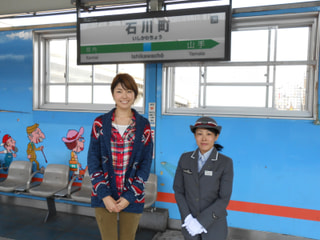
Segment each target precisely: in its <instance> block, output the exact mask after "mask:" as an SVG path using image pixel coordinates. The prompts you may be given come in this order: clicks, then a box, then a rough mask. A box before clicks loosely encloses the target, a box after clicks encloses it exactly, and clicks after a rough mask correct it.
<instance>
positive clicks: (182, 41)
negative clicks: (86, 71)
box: [77, 6, 231, 64]
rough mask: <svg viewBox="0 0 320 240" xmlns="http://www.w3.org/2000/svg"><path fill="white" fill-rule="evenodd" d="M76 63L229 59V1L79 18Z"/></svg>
mask: <svg viewBox="0 0 320 240" xmlns="http://www.w3.org/2000/svg"><path fill="white" fill-rule="evenodd" d="M77 30H78V35H77V37H78V39H77V40H78V64H96V63H106V64H107V63H121V62H126V63H130V62H166V61H199V60H229V59H230V34H231V19H230V8H229V6H219V7H210V8H199V9H184V10H173V11H164V12H149V13H139V14H127V15H116V16H103V17H92V18H78V29H77Z"/></svg>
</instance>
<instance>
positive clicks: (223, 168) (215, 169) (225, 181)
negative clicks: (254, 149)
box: [173, 148, 233, 240]
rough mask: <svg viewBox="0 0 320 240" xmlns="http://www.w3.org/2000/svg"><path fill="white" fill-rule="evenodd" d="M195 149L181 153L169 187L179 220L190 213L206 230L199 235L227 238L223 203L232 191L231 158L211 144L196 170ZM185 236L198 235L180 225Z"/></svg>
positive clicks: (211, 237)
mask: <svg viewBox="0 0 320 240" xmlns="http://www.w3.org/2000/svg"><path fill="white" fill-rule="evenodd" d="M198 153H199V150H198V149H197V150H196V151H194V152H187V153H184V154H182V155H181V157H180V160H179V164H178V167H177V170H176V174H175V178H174V183H173V190H174V192H175V198H176V201H177V204H178V207H179V211H180V215H181V221H182V223H183V222H184V219H185V218H186V216H188V215H189V214H190V213H191V214H192V216H193V217H195V218H197V220H198V221H199V222H200V224H201V225H202V226H203V227H204V228H205V229H206V230H207V231H208V233H202V234H201V237H202V238H201V239H202V240H205V239H208V240H225V239H226V238H227V222H226V216H227V210H226V208H227V206H228V203H229V200H230V197H231V193H232V182H233V163H232V159H231V158H229V157H227V156H225V155H223V154H221V153H219V152H218V151H217V150H216V149H215V148H214V149H213V151H212V152H211V154H210V156H209V158H208V160H207V161H206V163H205V165H204V166H203V167H202V169H201V171H200V172H199V173H198ZM182 233H183V235H184V237H185V238H186V239H200V236H199V235H197V236H195V237H191V235H190V234H189V233H188V232H187V231H186V229H185V228H182Z"/></svg>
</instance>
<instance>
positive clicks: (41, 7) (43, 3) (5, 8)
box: [0, 0, 75, 15]
mask: <svg viewBox="0 0 320 240" xmlns="http://www.w3.org/2000/svg"><path fill="white" fill-rule="evenodd" d="M72 8H75V6H74V5H72V3H71V0H1V1H0V15H8V14H21V13H29V12H39V11H52V10H63V9H72Z"/></svg>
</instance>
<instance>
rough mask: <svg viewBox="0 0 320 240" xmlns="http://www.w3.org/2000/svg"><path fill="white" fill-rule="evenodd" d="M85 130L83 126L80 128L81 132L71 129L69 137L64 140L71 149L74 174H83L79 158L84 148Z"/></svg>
mask: <svg viewBox="0 0 320 240" xmlns="http://www.w3.org/2000/svg"><path fill="white" fill-rule="evenodd" d="M83 132H84V129H83V127H81V128H80V130H79V132H78V131H76V130H73V129H71V130H69V131H68V133H67V137H63V138H62V141H63V142H64V143H65V144H66V146H67V148H68V149H69V150H71V158H70V161H69V165H70V170H71V171H72V172H73V175H75V174H76V175H80V174H81V169H82V167H81V164H80V163H79V160H78V155H77V154H79V153H80V152H81V151H83V149H84V138H83V137H82V135H83Z"/></svg>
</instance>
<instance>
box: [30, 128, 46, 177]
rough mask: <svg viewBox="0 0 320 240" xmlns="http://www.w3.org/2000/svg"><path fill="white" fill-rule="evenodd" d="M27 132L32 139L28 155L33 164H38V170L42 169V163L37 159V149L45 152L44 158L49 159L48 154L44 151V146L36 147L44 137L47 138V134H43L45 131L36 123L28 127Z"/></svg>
mask: <svg viewBox="0 0 320 240" xmlns="http://www.w3.org/2000/svg"><path fill="white" fill-rule="evenodd" d="M27 134H28V138H29V140H30V142H29V143H28V147H27V155H28V159H29V160H30V162H31V163H32V164H33V163H35V164H36V170H37V171H39V170H40V164H39V162H38V161H37V155H36V151H41V152H42V154H43V157H44V159H45V160H46V163H47V162H48V161H47V158H46V156H45V155H44V152H43V148H44V147H43V146H40V147H36V144H38V143H40V142H42V141H43V139H45V136H44V134H43V132H42V131H41V129H40V128H39V124H38V123H35V124H33V125H32V126H29V127H27ZM41 170H44V167H41Z"/></svg>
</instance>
